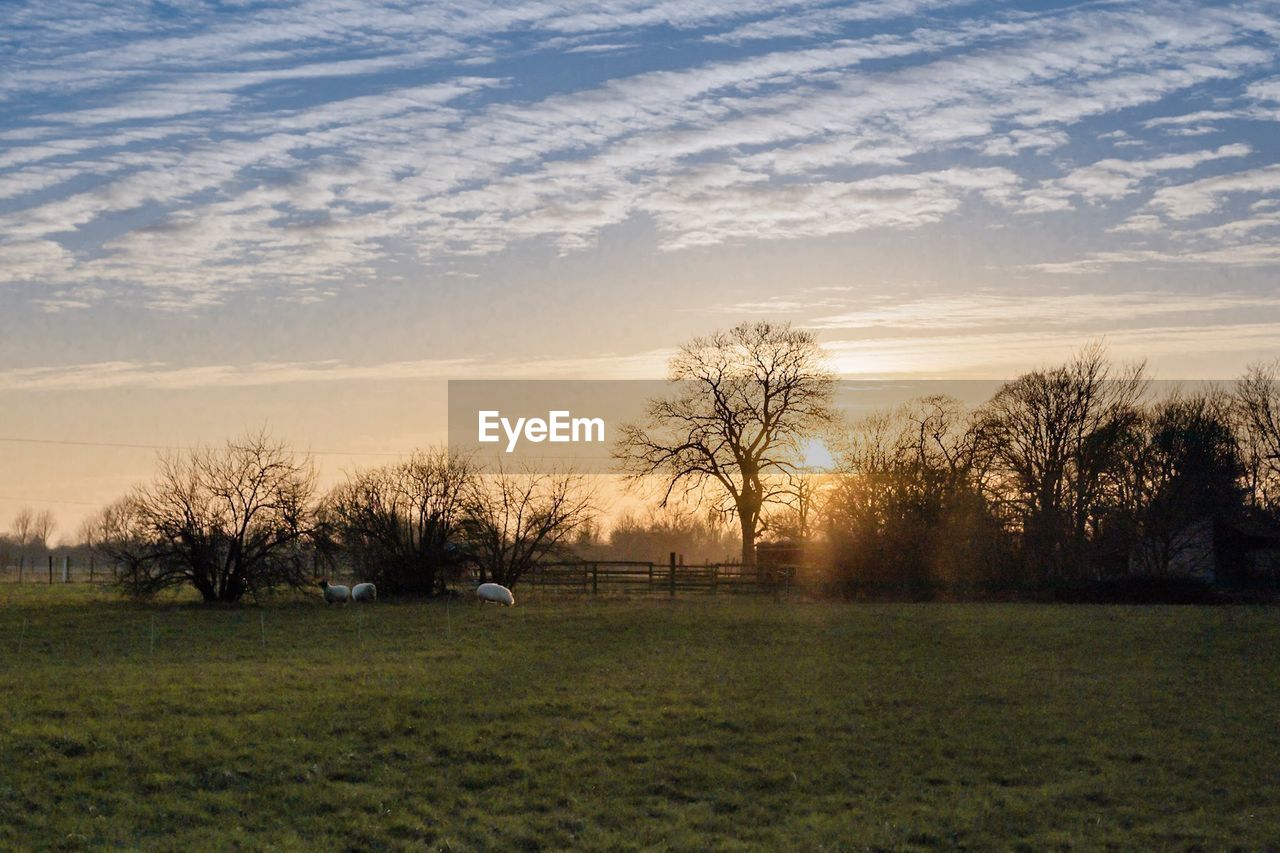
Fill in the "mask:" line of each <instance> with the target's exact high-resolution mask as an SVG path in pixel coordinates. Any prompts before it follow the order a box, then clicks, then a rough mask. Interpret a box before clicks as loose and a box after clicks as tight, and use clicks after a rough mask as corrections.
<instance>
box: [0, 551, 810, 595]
mask: <svg viewBox="0 0 1280 853" xmlns="http://www.w3.org/2000/svg"><path fill="white" fill-rule="evenodd" d="M796 573H797V570H796V567H794V566H750V567H748V566H742V565H741V564H738V563H705V564H701V565H684V563H683V560H681V559H679V558H678V557H677V555H675V554H672V555H671V559H670V560H669V561H668V562H667V563H666V564H663V563H653V562H643V561H631V560H597V561H592V562H581V561H579V562H560V563H541V564H539V565H537V566H535V567H534V568H533V570H532V571H530V572H529V573H528V574H526V575H525V576H524V577H522V578H521V579H520V586H521V587H523V588H525V589H526V590H539V591H543V592H548V593H553V594H559V593H564V594H587V595H601V594H624V595H667V596H674V595H681V594H687V593H708V594H710V593H744V594H774V595H780V594H783V593H786V592H789V591H791V590H792V589H793V588H794V587H795V582H796ZM114 579H115V572H114V566H112V565H110V564H104V563H102V562H101V561H97V560H95V559H94V558H93V557H81V558H78V559H77V558H74V557H69V556H57V555H52V554H50V555H47V556H41V557H31V558H27V557H21V558H19V559H18V560H17V561H14V560H12V559H10V560H9V561H7V562H0V583H38V584H59V583H108V582H110V581H112V580H114ZM354 579H355V578H354V577H353V580H354Z"/></svg>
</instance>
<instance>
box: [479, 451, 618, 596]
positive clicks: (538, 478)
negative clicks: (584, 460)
mask: <svg viewBox="0 0 1280 853" xmlns="http://www.w3.org/2000/svg"><path fill="white" fill-rule="evenodd" d="M595 514H596V511H595V508H594V503H593V496H592V495H591V493H590V491H589V490H588V489H587V487H586V482H585V480H584V478H583V477H582V476H581V475H579V474H575V473H572V472H568V473H533V472H528V471H524V472H519V473H514V472H509V471H504V470H502V469H499V470H498V471H497V472H495V473H489V474H482V475H480V476H478V477H475V478H474V479H473V480H472V482H471V487H470V489H469V494H468V496H467V500H466V510H465V515H464V521H463V528H464V530H465V531H466V542H467V555H468V558H469V559H470V561H471V563H472V564H473V565H474V566H475V567H476V569H477V571H478V572H479V575H480V580H482V581H493V582H495V583H500V584H502V585H503V586H506V587H513V586H515V584H516V583H518V582H519V581H520V578H521V577H523V576H524V575H525V574H526V573H527V572H528V571H529V570H530V569H532V568H533V567H534V566H536V565H537V564H538V563H540V562H543V561H546V560H549V559H553V558H555V557H557V556H561V555H563V554H565V553H567V546H568V545H569V544H570V543H571V541H572V538H573V536H574V535H575V533H576V532H577V531H578V530H579V529H581V528H582V526H583V525H585V524H587V523H588V522H591V521H593V520H594V518H595Z"/></svg>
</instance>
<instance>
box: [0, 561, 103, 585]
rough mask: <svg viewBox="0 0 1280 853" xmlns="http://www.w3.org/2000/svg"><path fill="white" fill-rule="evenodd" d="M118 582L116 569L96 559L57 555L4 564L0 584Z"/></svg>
mask: <svg viewBox="0 0 1280 853" xmlns="http://www.w3.org/2000/svg"><path fill="white" fill-rule="evenodd" d="M114 579H115V566H114V565H111V564H109V563H107V564H104V563H103V562H102V561H101V560H98V559H97V558H96V557H83V556H76V557H73V556H66V555H57V554H47V555H36V556H31V557H26V556H24V557H19V558H17V559H13V558H9V559H7V560H3V561H0V583H42V584H56V583H106V582H109V581H112V580H114Z"/></svg>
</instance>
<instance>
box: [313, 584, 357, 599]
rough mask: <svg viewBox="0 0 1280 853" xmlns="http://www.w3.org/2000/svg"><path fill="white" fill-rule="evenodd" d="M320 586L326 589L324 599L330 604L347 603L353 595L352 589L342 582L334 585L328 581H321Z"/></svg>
mask: <svg viewBox="0 0 1280 853" xmlns="http://www.w3.org/2000/svg"><path fill="white" fill-rule="evenodd" d="M320 588H321V589H323V590H324V600H325V601H327V602H329V603H330V604H346V603H347V599H348V598H350V597H351V590H349V589H347V588H346V587H345V586H342V585H341V584H338V585H332V584H330V583H329V582H328V581H320Z"/></svg>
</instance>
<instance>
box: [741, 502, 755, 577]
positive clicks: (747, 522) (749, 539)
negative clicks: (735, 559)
mask: <svg viewBox="0 0 1280 853" xmlns="http://www.w3.org/2000/svg"><path fill="white" fill-rule="evenodd" d="M738 522H739V524H741V525H742V565H743V566H744V567H745V568H751V567H753V566H755V564H756V523H755V519H752V518H750V517H748V516H745V515H740V516H738Z"/></svg>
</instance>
